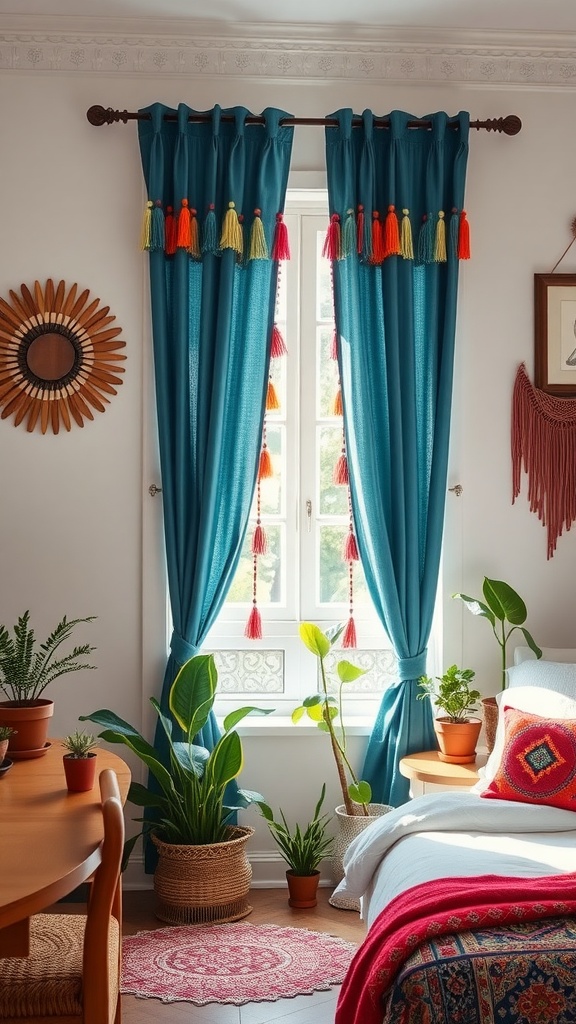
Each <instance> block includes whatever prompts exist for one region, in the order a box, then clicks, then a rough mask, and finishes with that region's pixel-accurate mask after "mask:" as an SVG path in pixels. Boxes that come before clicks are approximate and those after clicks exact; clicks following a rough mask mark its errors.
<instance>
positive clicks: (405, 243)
mask: <svg viewBox="0 0 576 1024" xmlns="http://www.w3.org/2000/svg"><path fill="white" fill-rule="evenodd" d="M400 251H401V253H402V259H404V260H413V259H414V243H413V241H412V225H411V223H410V210H408V209H406V208H404V209H403V210H402V227H401V229H400Z"/></svg>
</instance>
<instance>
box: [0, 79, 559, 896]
mask: <svg viewBox="0 0 576 1024" xmlns="http://www.w3.org/2000/svg"><path fill="white" fill-rule="evenodd" d="M155 100H161V101H163V102H165V103H167V104H170V105H175V104H177V103H178V101H180V100H183V101H185V102H187V103H189V104H190V105H192V106H194V107H196V108H197V109H205V108H208V107H210V106H212V105H213V104H214V103H215V102H218V103H220V104H221V105H222V106H227V105H233V104H236V103H241V104H244V105H246V106H247V107H249V108H250V109H252V110H254V111H260V110H261V109H263V108H264V107H265V106H269V105H276V106H280V107H283V108H284V109H286V110H288V111H290V112H292V113H295V114H297V115H306V116H322V115H325V114H326V113H328V112H331V111H333V110H335V109H337V108H338V107H340V106H351V107H353V108H354V109H355V110H356V111H362V109H363V108H364V107H371V108H372V109H373V110H374V111H376V112H377V113H386V112H387V111H388V110H390V109H393V108H398V107H399V108H403V109H408V110H410V111H411V112H413V113H414V114H416V115H418V116H423V115H424V114H426V113H427V112H429V111H432V110H435V109H446V110H448V111H449V112H456V111H457V110H458V109H461V108H464V109H469V110H470V111H471V114H472V116H473V117H492V116H499V115H504V114H507V113H516V114H518V115H519V116H520V117H521V118H522V121H523V129H522V132H521V134H520V135H519V136H517V137H516V138H511V139H510V138H505V137H502V136H495V135H489V134H487V133H485V132H481V133H478V134H477V133H474V134H473V136H472V138H471V154H470V162H469V173H468V186H467V197H466V205H467V210H468V214H469V219H470V222H471V229H472V249H473V259H472V260H471V261H470V263H469V264H466V265H464V266H463V267H462V292H461V304H460V331H459V340H458V345H459V350H458V358H457V376H456V385H455V404H454V407H455V418H454V443H453V457H452V469H451V474H450V483H452V484H454V483H456V482H460V483H461V484H462V485H463V487H464V493H463V495H462V497H461V498H455V497H454V496H453V495H451V496H450V497H449V503H448V519H447V529H448V532H449V538H450V543H449V545H448V549H449V553H448V555H447V559H446V565H445V573H444V577H445V578H444V581H443V582H444V587H445V594H446V600H445V660H446V661H447V662H449V661H450V660H458V661H460V660H462V661H463V662H464V663H465V664H467V665H471V666H473V667H475V668H476V671H477V678H478V680H479V683H480V684H481V688H482V689H483V690H484V691H485V692H486V693H490V692H495V690H496V688H497V685H498V684H497V672H498V649H497V647H496V644H495V642H494V641H493V640H491V637H490V635H489V628H488V626H487V624H486V623H485V622H482V621H478V620H475V619H472V617H471V616H469V615H468V614H467V613H465V614H463V610H462V608H461V607H460V605H459V604H458V603H457V602H453V601H451V600H450V594H451V593H453V592H454V591H456V590H460V589H463V590H464V591H466V592H469V593H472V594H479V591H480V586H481V581H482V578H483V576H484V574H486V575H489V576H494V577H497V578H504V579H506V580H508V581H509V582H510V583H512V585H513V586H515V587H516V589H518V590H519V591H520V592H521V593H522V595H523V596H524V597H525V599H526V602H527V605H528V609H529V623H528V624H529V627H530V628H531V629H532V632H533V633H534V635H535V636H536V638H537V639H538V640H539V642H540V643H542V644H545V645H549V646H574V645H575V644H576V637H575V634H574V610H573V609H574V590H575V586H574V579H575V574H574V569H575V565H576V535H574V533H573V534H568V535H567V536H564V537H562V538H561V539H560V541H559V544H558V551H557V554H556V556H555V557H554V559H553V560H551V561H549V562H547V561H546V538H545V531H544V529H543V527H542V526H541V525H540V523H539V522H538V520H537V519H536V517H535V516H534V515H532V514H530V512H529V510H528V506H527V502H526V497H525V493H526V488H525V484H523V495H522V496H521V498H520V500H519V501H518V502H517V504H516V505H515V506H514V507H512V505H511V464H510V450H509V449H510V443H509V435H510V407H511V395H512V384H513V380H514V375H515V372H516V369H517V366H518V363H519V362H520V361H521V360H525V361H526V363H527V367H528V371H529V373H530V374H532V368H533V362H532V349H533V327H532V316H533V299H532V276H533V274H534V272H548V271H549V270H550V269H551V268H552V266H553V265H554V263H555V262H556V259H557V258H558V256H559V255H560V253H561V252H562V250H563V249H564V247H565V246H566V245H567V244H568V241H569V239H570V233H569V225H570V221H571V219H572V218H573V216H574V214H575V212H576V210H575V206H574V175H573V169H574V167H575V166H576V118H575V116H574V114H575V107H576V98H575V96H574V93H573V92H572V91H570V90H566V91H560V90H559V91H555V90H547V89H546V88H544V87H543V88H541V89H533V90H529V89H510V90H507V89H506V88H505V87H502V86H499V87H491V88H488V87H487V88H486V89H479V88H473V89H466V87H464V86H458V85H452V84H450V83H441V84H437V85H433V84H427V85H424V84H417V83H415V84H411V83H409V82H404V83H400V84H390V83H389V84H387V85H386V86H385V87H384V86H383V85H382V83H381V82H373V81H372V82H371V81H367V82H359V81H343V80H334V81H330V80H326V81H323V82H318V81H312V82H306V81H293V82H277V81H266V82H262V81H260V82H257V81H254V80H250V79H243V78H236V79H235V78H231V77H230V76H228V77H226V78H224V77H223V78H221V79H218V77H216V76H214V77H203V78H202V77H196V78H187V77H186V76H185V75H183V76H176V75H167V76H166V77H162V75H161V74H159V73H158V72H157V73H155V74H154V75H153V76H152V75H145V74H134V75H129V74H127V75H124V76H122V75H120V74H118V75H116V76H114V75H103V74H102V73H101V72H100V73H97V72H96V71H94V72H89V71H85V72H82V73H79V74H72V73H66V72H64V71H61V72H58V71H54V72H49V71H47V72H44V71H33V70H30V71H25V70H14V71H7V70H4V71H0V154H1V155H0V182H1V186H0V187H1V195H2V215H1V218H0V223H1V234H0V238H1V242H0V295H2V296H6V297H7V296H8V292H9V289H11V288H13V289H18V288H19V287H20V285H21V283H23V282H24V283H27V284H30V283H33V282H34V280H35V279H39V280H40V281H42V282H44V281H45V280H46V278H48V277H52V278H53V279H55V280H59V279H60V278H63V279H65V280H66V281H67V282H70V283H71V282H73V281H77V282H78V283H79V285H81V286H82V287H87V288H89V289H90V291H91V293H92V294H93V295H94V296H99V297H100V299H101V302H102V304H106V305H108V304H109V305H110V307H111V310H112V312H113V313H115V314H116V316H117V322H118V324H119V325H120V326H121V327H122V328H123V337H124V339H125V340H126V342H127V348H126V352H127V356H128V358H127V361H126V363H125V366H126V373H125V383H124V384H123V385H122V387H121V388H120V390H119V394H118V395H117V397H115V398H113V399H112V401H111V403H110V406H109V408H108V410H107V412H106V413H105V415H101V414H98V413H96V414H95V420H94V422H93V423H87V424H86V426H85V427H84V429H82V430H80V429H79V428H77V427H76V426H74V427H73V429H72V430H71V432H70V433H69V434H66V433H60V434H59V435H58V436H57V437H54V436H53V435H52V434H47V435H46V436H41V435H40V434H39V433H34V434H28V433H27V432H26V431H25V430H24V429H23V427H22V426H20V427H18V428H14V426H13V425H12V420H7V421H4V422H0V486H1V498H0V566H1V576H0V621H2V622H5V623H9V624H11V623H12V622H13V621H15V619H16V617H17V615H18V614H19V613H21V612H22V611H23V610H24V609H25V608H30V610H31V613H32V617H33V622H34V624H35V626H36V627H37V630H38V633H39V634H40V635H43V634H44V633H46V632H47V631H48V630H49V629H50V628H52V627H53V625H54V624H55V622H56V621H57V619H58V618H59V617H61V615H62V614H64V613H66V614H67V615H69V616H78V615H89V614H94V615H97V616H98V619H97V621H96V622H95V623H93V624H92V625H91V626H87V627H86V628H85V630H84V631H83V633H82V639H83V640H84V639H85V640H90V641H92V642H93V643H95V644H96V646H97V647H98V651H97V656H96V663H97V665H98V671H97V672H93V673H84V674H83V675H77V676H70V677H64V678H63V679H61V680H60V681H59V682H58V683H57V684H56V685H55V686H54V687H53V690H52V696H53V697H54V698H55V699H56V713H55V719H54V729H53V734H54V735H62V734H63V733H64V732H66V731H69V730H70V729H73V728H75V727H76V723H77V717H78V715H79V714H81V713H85V712H89V711H91V710H94V709H96V708H98V707H108V706H110V707H113V708H114V709H115V710H116V711H117V712H118V713H119V714H121V715H123V716H125V717H127V718H129V719H130V720H133V721H135V722H138V721H144V722H145V723H147V722H148V717H147V715H146V712H145V709H146V704H147V701H146V698H147V696H148V695H149V693H150V692H153V691H154V690H155V689H157V688H158V687H159V685H160V679H161V674H162V667H163V652H162V639H163V637H162V625H161V622H160V621H159V619H160V618H161V614H160V613H161V607H162V606H161V602H159V596H158V595H154V594H153V595H149V594H148V596H147V603H146V604H145V606H144V611H143V588H142V581H143V577H144V578H145V579H147V578H148V577H149V575H150V574H151V573H152V575H153V573H154V571H155V566H156V565H157V563H158V560H159V553H158V549H159V545H158V544H156V545H155V543H154V537H155V538H156V539H157V540H159V538H160V527H159V521H158V519H159V508H160V506H159V499H152V498H150V497H149V495H148V493H147V488H148V485H149V484H150V483H152V482H153V481H156V482H159V481H158V475H157V472H156V469H157V467H156V465H155V460H154V457H153V456H149V457H148V461H147V462H146V463H145V462H144V460H143V451H144V448H143V423H144V420H145V416H146V412H145V406H147V405H148V404H149V401H150V395H149V390H148V383H147V382H146V381H145V380H144V369H145V359H144V351H145V349H146V347H147V346H148V344H149V327H148V306H147V292H146V284H145V281H146V257H145V256H144V255H143V254H141V253H140V252H139V250H138V238H139V230H140V220H141V213H142V205H143V199H144V195H143V189H142V184H141V173H140V163H139V152H138V144H137V136H136V127H135V125H134V124H130V125H128V126H123V125H115V126H110V127H109V126H105V127H102V128H98V129H97V128H93V127H91V126H90V125H89V124H88V122H87V120H86V117H85V113H86V110H87V108H88V107H89V106H90V105H91V104H93V103H102V104H103V105H104V106H112V107H114V108H120V109H122V108H127V109H128V110H136V109H138V108H139V107H142V106H145V105H147V104H149V103H151V102H153V101H155ZM322 167H323V133H322V131H321V130H320V129H318V128H313V127H300V128H297V129H296V136H295V147H294V158H293V168H294V169H295V170H300V171H305V170H319V169H322ZM575 260H576V246H575V247H574V255H572V252H571V253H570V254H569V256H568V257H567V258H566V259H565V261H564V262H563V264H562V265H561V267H560V269H561V270H564V271H565V272H576V265H575ZM143 530H144V535H145V538H146V543H145V545H144V548H143ZM150 538H152V542H151V540H150ZM78 637H79V639H80V634H78ZM364 742H365V741H364V740H362V739H355V740H354V743H355V744H356V748H355V756H356V759H357V760H359V759H360V757H361V752H362V749H363V746H364ZM245 745H246V762H247V768H246V771H245V776H244V778H243V782H244V783H245V784H246V785H247V786H252V787H254V788H258V789H262V790H264V791H265V794H266V797H267V799H268V800H269V802H270V803H272V804H273V805H275V806H277V805H278V804H279V803H280V804H281V805H282V806H283V807H284V808H285V810H286V811H287V813H288V814H291V813H297V812H298V810H299V809H300V811H301V814H302V815H304V814H306V813H307V811H308V810H309V809H310V806H311V803H312V800H314V799H315V798H316V795H317V792H318V788H319V787H317V786H316V785H314V786H313V787H312V791H311V792H310V785H311V783H310V779H311V777H312V778H314V779H316V778H319V779H320V780H321V778H323V777H326V778H327V779H332V767H331V765H330V763H329V761H328V760H327V758H328V753H327V750H326V745H325V743H324V742H323V738H322V737H320V736H318V735H317V734H313V736H311V738H296V737H295V736H294V735H290V734H288V736H286V737H284V736H280V737H272V738H267V737H266V736H262V735H261V734H259V735H258V736H257V737H256V738H250V737H249V738H248V739H246V741H245ZM320 767H321V769H322V771H323V772H324V770H325V775H320ZM329 796H330V800H331V801H332V802H333V803H336V802H339V801H338V799H337V793H336V790H335V788H334V786H333V782H332V783H331V792H330V794H329ZM255 818H256V816H255V815H252V816H251V819H250V820H251V821H252V823H254V821H255ZM252 847H253V853H254V859H255V861H256V862H259V861H261V862H262V863H261V865H260V869H261V877H263V878H265V877H269V875H270V872H272V873H274V871H276V872H278V871H279V870H280V862H279V861H277V862H276V863H275V867H271V865H274V861H273V859H272V860H271V859H270V851H271V850H272V849H273V844H272V843H271V841H270V840H269V839H268V837H267V834H266V832H265V830H264V829H263V828H262V826H261V825H259V827H258V835H257V837H256V839H255V840H254V841H253V844H252ZM282 870H283V868H282Z"/></svg>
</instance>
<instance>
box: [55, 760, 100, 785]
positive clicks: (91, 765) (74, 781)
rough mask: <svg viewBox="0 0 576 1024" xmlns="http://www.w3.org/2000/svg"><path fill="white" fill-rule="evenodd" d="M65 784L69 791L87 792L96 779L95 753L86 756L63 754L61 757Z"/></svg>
mask: <svg viewBox="0 0 576 1024" xmlns="http://www.w3.org/2000/svg"><path fill="white" fill-rule="evenodd" d="M62 762H63V764H64V774H65V775H66V785H67V786H68V789H69V791H70V792H71V793H87V792H88V791H89V790H91V789H93V788H94V781H95V779H96V754H86V757H74V755H73V754H64V755H63V757H62Z"/></svg>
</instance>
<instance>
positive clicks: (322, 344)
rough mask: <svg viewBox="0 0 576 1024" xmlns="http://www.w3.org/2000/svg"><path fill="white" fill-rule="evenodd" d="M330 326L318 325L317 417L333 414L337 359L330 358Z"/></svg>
mask: <svg viewBox="0 0 576 1024" xmlns="http://www.w3.org/2000/svg"><path fill="white" fill-rule="evenodd" d="M332 333H333V331H332V327H319V328H318V332H317V337H318V341H317V345H318V349H317V351H318V369H319V372H318V379H317V385H316V408H317V410H318V412H317V415H318V417H319V418H325V417H326V416H333V415H334V413H333V408H334V399H335V397H336V392H337V390H338V360H337V359H332V356H331V352H332Z"/></svg>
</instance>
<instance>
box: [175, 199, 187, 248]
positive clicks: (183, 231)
mask: <svg viewBox="0 0 576 1024" xmlns="http://www.w3.org/2000/svg"><path fill="white" fill-rule="evenodd" d="M176 245H177V246H178V248H179V249H188V248H189V246H190V210H189V209H188V200H187V199H183V200H182V209H181V210H180V213H179V214H178V235H177V239H176Z"/></svg>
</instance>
